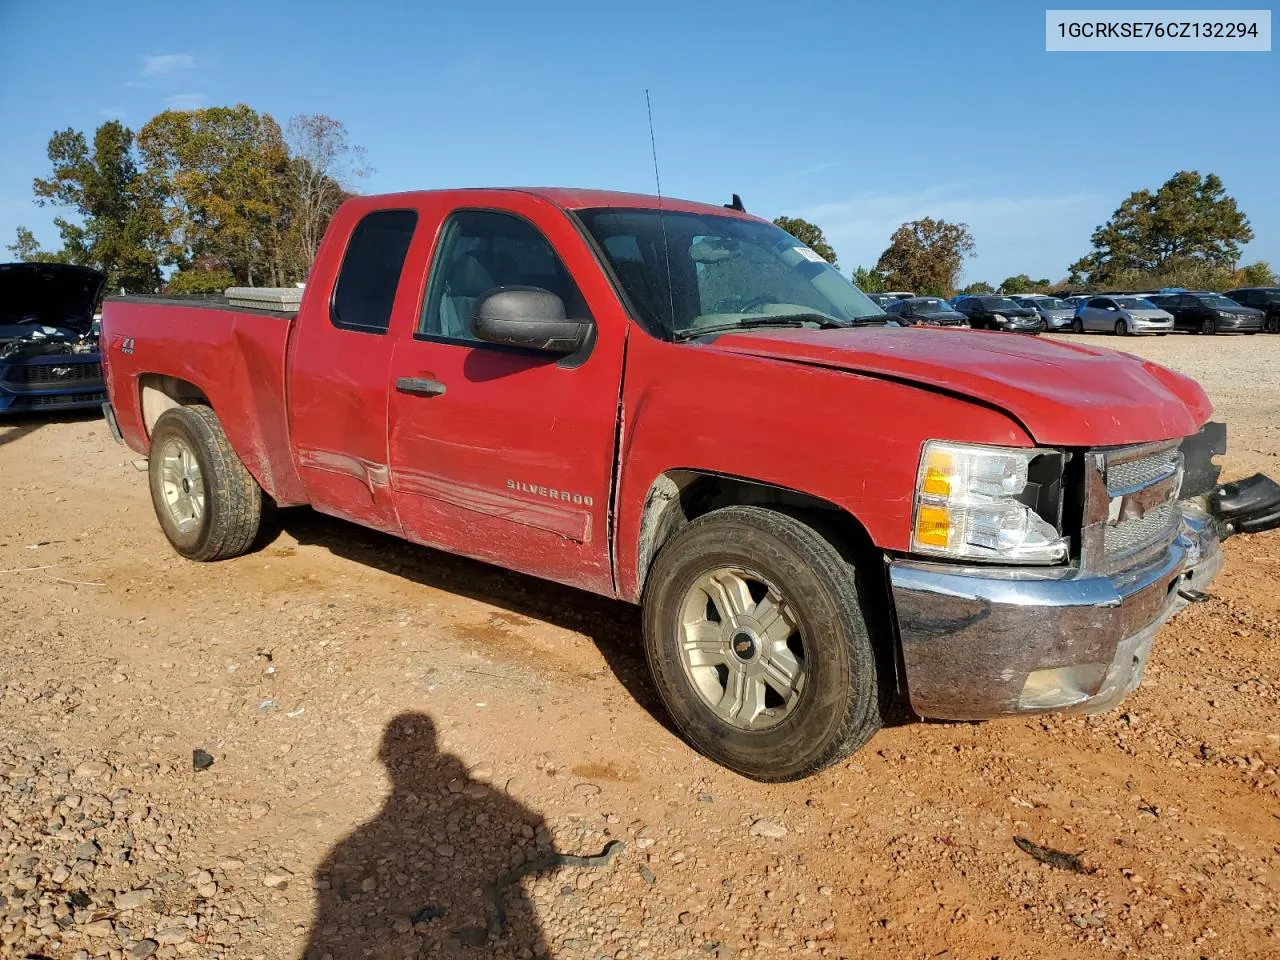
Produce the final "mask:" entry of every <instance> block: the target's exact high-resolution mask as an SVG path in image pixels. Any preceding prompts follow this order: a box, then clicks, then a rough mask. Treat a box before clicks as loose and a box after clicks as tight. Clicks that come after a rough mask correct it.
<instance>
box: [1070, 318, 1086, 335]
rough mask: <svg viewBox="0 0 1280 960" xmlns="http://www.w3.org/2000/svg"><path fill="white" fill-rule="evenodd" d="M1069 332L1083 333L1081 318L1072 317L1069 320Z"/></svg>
mask: <svg viewBox="0 0 1280 960" xmlns="http://www.w3.org/2000/svg"><path fill="white" fill-rule="evenodd" d="M1071 332H1072V333H1084V321H1083V320H1081V319H1080V318H1079V317H1076V318H1075V319H1073V320H1072V321H1071Z"/></svg>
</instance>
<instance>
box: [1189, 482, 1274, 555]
mask: <svg viewBox="0 0 1280 960" xmlns="http://www.w3.org/2000/svg"><path fill="white" fill-rule="evenodd" d="M1206 506H1207V507H1208V509H1209V513H1210V514H1211V515H1212V516H1213V518H1214V520H1216V521H1217V523H1218V536H1219V538H1220V539H1222V540H1225V539H1227V537H1229V536H1231V535H1232V534H1235V533H1261V532H1262V531H1263V530H1273V529H1275V528H1276V527H1280V483H1276V482H1275V481H1274V480H1272V479H1271V478H1270V477H1268V476H1266V475H1265V474H1261V473H1255V474H1254V475H1253V476H1252V477H1246V478H1245V479H1243V480H1237V481H1236V482H1235V483H1224V484H1223V485H1222V486H1220V487H1218V488H1217V489H1216V490H1214V491H1213V492H1212V493H1210V494H1209V495H1208V497H1206Z"/></svg>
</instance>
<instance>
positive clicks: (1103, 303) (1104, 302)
mask: <svg viewBox="0 0 1280 960" xmlns="http://www.w3.org/2000/svg"><path fill="white" fill-rule="evenodd" d="M1110 305H1111V301H1110V300H1108V299H1107V298H1106V297H1094V298H1093V299H1092V300H1090V301H1089V302H1088V303H1087V304H1085V306H1087V307H1096V308H1097V309H1099V310H1105V309H1107V307H1108V306H1110Z"/></svg>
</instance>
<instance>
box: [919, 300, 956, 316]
mask: <svg viewBox="0 0 1280 960" xmlns="http://www.w3.org/2000/svg"><path fill="white" fill-rule="evenodd" d="M909 302H910V304H911V308H912V309H913V310H915V311H916V312H917V313H945V312H947V311H950V310H954V309H955V307H953V306H951V304H949V303H947V301H945V300H911V301H909Z"/></svg>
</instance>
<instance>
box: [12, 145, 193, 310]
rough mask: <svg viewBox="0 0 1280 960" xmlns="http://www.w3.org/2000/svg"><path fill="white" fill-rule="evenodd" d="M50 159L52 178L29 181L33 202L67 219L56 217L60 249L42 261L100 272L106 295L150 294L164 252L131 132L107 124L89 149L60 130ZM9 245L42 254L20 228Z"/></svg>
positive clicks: (157, 211)
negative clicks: (58, 210)
mask: <svg viewBox="0 0 1280 960" xmlns="http://www.w3.org/2000/svg"><path fill="white" fill-rule="evenodd" d="M48 155H49V161H50V162H51V163H52V165H53V172H52V173H51V175H50V176H49V177H47V178H37V179H36V180H35V181H34V182H33V184H32V189H33V190H34V192H35V196H36V203H37V204H38V205H40V206H45V205H50V206H54V207H58V208H61V209H63V210H65V211H66V212H67V214H68V216H58V217H55V218H54V221H53V222H54V225H55V226H56V227H57V228H58V233H59V234H60V235H61V238H62V250H61V251H58V252H56V253H52V254H49V255H47V256H48V258H49V259H54V260H60V261H63V262H67V263H77V264H81V265H83V266H89V267H94V268H96V269H98V270H101V271H102V272H103V273H105V274H106V277H107V289H108V290H113V291H114V290H124V291H126V292H130V293H137V292H151V291H154V290H155V289H156V287H157V285H158V284H159V282H160V265H161V263H162V262H164V260H165V259H166V257H167V256H168V255H169V252H170V251H169V249H168V247H167V245H166V243H165V232H164V221H163V215H162V208H161V201H160V197H159V196H158V195H157V194H156V193H155V192H154V191H153V190H152V189H151V188H150V185H149V184H148V182H147V180H146V178H145V177H144V176H142V174H141V172H140V171H139V167H138V157H137V151H136V149H135V144H134V136H133V132H132V131H131V130H129V128H128V127H126V126H124V125H123V124H121V123H120V122H119V121H116V120H111V121H108V122H107V123H104V124H102V126H100V127H98V129H97V131H95V133H94V136H93V145H92V147H90V145H89V143H88V141H87V140H86V139H85V136H84V134H83V133H81V132H79V131H77V130H71V129H67V130H61V131H58V132H57V133H55V134H54V135H53V136H52V137H50V139H49V147H48ZM15 246H18V247H21V248H22V250H21V254H22V255H23V256H24V257H25V256H28V255H32V256H33V255H39V256H41V257H42V258H43V257H45V256H46V255H45V254H43V253H38V248H37V245H36V243H35V237H34V236H33V235H32V234H31V231H29V230H26V231H25V233H24V229H21V228H20V229H19V236H18V243H17V244H16V245H15ZM11 249H12V248H11ZM15 252H18V251H15Z"/></svg>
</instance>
